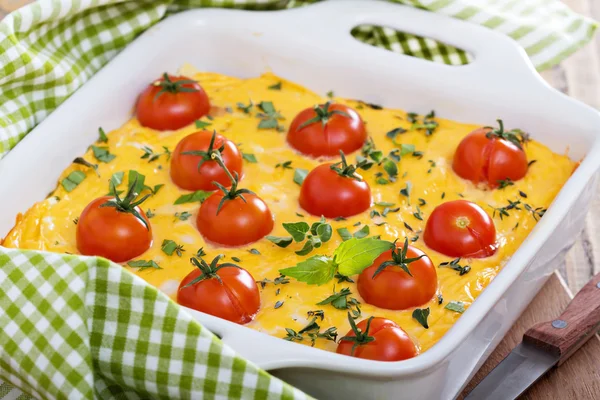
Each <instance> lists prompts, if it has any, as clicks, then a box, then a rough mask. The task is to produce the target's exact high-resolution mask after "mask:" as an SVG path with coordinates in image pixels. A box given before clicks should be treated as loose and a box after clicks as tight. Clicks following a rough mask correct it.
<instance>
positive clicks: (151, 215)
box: [146, 209, 156, 218]
mask: <svg viewBox="0 0 600 400" xmlns="http://www.w3.org/2000/svg"><path fill="white" fill-rule="evenodd" d="M155 215H156V214H154V211H152V210H151V209H148V210H147V211H146V217H148V218H152V217H154V216H155Z"/></svg>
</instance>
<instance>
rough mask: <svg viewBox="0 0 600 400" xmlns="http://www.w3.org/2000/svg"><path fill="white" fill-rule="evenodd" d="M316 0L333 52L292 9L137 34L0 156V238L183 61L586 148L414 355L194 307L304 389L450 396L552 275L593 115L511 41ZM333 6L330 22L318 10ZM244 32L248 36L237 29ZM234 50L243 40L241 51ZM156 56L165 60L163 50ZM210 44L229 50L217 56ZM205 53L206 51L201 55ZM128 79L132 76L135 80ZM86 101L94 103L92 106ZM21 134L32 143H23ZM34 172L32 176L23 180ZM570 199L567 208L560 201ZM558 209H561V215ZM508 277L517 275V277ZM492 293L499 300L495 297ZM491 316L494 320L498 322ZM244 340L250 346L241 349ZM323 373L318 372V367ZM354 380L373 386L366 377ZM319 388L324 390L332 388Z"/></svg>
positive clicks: (578, 211) (568, 226)
mask: <svg viewBox="0 0 600 400" xmlns="http://www.w3.org/2000/svg"><path fill="white" fill-rule="evenodd" d="M317 7H319V8H320V13H319V14H318V15H319V18H323V21H330V25H329V26H328V27H324V26H323V27H322V28H321V29H323V31H321V32H320V33H321V35H323V34H324V33H325V34H327V36H328V37H329V38H330V39H331V40H334V41H339V45H338V47H336V48H335V49H334V50H332V49H331V48H319V47H318V46H314V40H315V39H316V37H317V36H315V37H312V36H310V35H307V36H304V37H300V36H299V35H298V34H296V32H300V31H302V30H301V22H299V21H302V18H308V17H307V15H306V11H305V10H298V11H292V12H285V13H275V15H273V16H272V17H270V16H269V15H264V14H260V13H257V14H246V13H237V12H223V11H198V12H196V11H195V12H189V13H186V14H183V15H179V16H176V17H173V18H170V19H169V20H168V21H166V22H164V23H162V24H160V25H159V26H157V27H156V28H154V29H152V30H151V31H149V32H148V33H147V34H145V35H144V37H142V38H140V39H139V40H138V41H136V42H135V43H134V44H132V46H130V47H129V48H128V49H127V50H126V51H125V52H123V54H121V55H120V56H119V57H117V58H116V59H115V60H114V61H113V62H112V63H111V64H110V65H109V66H107V67H106V68H105V69H103V70H102V71H101V72H100V73H99V74H98V75H97V76H96V77H95V78H94V79H93V80H91V81H90V82H89V83H88V84H87V85H86V86H85V87H84V88H82V90H80V91H79V92H78V93H77V94H76V95H75V96H73V97H72V98H71V99H70V100H69V101H68V102H66V103H65V104H64V105H63V106H62V107H61V108H60V109H59V110H57V112H56V113H54V114H53V115H52V116H51V117H49V118H48V119H47V120H46V121H45V122H44V123H43V124H42V125H40V127H39V128H37V129H36V131H35V132H32V133H31V134H30V136H29V137H28V138H27V139H26V140H25V141H23V143H22V144H21V145H19V147H17V149H15V151H13V152H12V153H11V154H10V155H9V156H8V157H7V158H6V159H5V160H4V161H3V163H2V164H0V179H2V182H5V183H6V186H5V187H6V188H7V189H9V190H10V191H11V192H13V193H20V194H21V196H20V201H19V202H16V201H13V200H12V199H8V201H7V202H6V203H7V204H6V208H5V209H4V210H3V212H2V215H1V217H2V219H1V228H2V229H1V232H2V234H4V233H5V232H6V231H7V230H8V228H10V226H11V225H12V218H13V216H14V215H15V214H16V213H17V212H19V211H21V212H22V211H24V210H25V209H27V208H28V207H29V206H31V205H32V204H33V202H35V201H38V200H41V199H42V198H43V197H44V195H45V194H46V193H47V192H48V191H50V190H51V189H52V186H53V182H55V181H56V179H57V178H58V176H59V174H60V171H62V170H63V169H64V168H65V167H66V166H67V165H68V163H69V162H70V160H72V159H73V158H74V157H75V156H77V155H79V154H81V153H82V152H83V150H84V149H85V148H86V147H87V145H89V144H90V143H92V142H93V141H94V140H95V139H96V132H94V131H95V129H93V128H92V129H90V126H92V127H95V126H100V125H102V126H104V127H105V128H108V129H113V128H116V127H117V126H119V125H121V124H122V123H123V121H125V120H126V119H127V118H128V113H127V112H126V111H127V110H128V109H129V105H130V104H133V102H134V100H135V96H136V94H137V93H138V92H139V91H140V89H141V88H142V87H143V85H144V84H145V83H146V82H148V81H150V80H151V79H153V78H154V77H155V76H157V75H159V74H160V73H161V72H162V71H163V70H168V71H174V70H175V69H176V67H177V66H178V65H180V64H181V63H183V62H184V61H186V60H189V61H190V62H191V63H192V64H194V65H196V66H198V67H200V68H202V69H205V70H217V71H222V72H225V73H231V74H234V75H238V76H252V75H257V74H259V73H261V72H263V71H264V68H265V67H270V68H272V69H273V71H274V72H276V73H278V74H279V75H281V76H282V77H284V78H286V79H291V80H295V81H298V82H300V83H302V84H306V85H307V86H308V87H309V88H311V89H313V90H315V91H318V92H320V93H324V92H326V91H328V90H330V89H333V90H335V91H336V94H339V95H340V96H346V97H352V98H361V99H363V100H365V101H368V102H372V103H378V104H383V105H384V106H386V107H401V108H408V109H411V110H415V111H418V112H421V113H427V112H428V111H429V109H430V108H432V107H435V108H436V111H437V112H438V114H439V115H441V116H442V117H450V118H453V119H458V120H464V121H473V122H476V123H481V124H487V123H488V122H489V121H490V120H494V119H495V118H496V117H497V116H499V115H501V116H502V117H504V118H505V119H506V123H507V124H510V126H519V127H521V128H523V129H525V130H528V131H531V132H535V133H536V139H537V140H539V141H541V142H542V143H544V144H546V145H548V146H549V147H550V148H552V149H553V150H554V151H556V152H562V150H563V149H564V148H565V144H568V145H570V154H571V155H572V157H573V158H575V159H579V158H582V157H583V156H584V155H585V154H586V153H587V154H588V156H587V157H586V158H584V159H583V161H582V163H581V166H580V167H579V168H578V170H577V171H576V172H575V173H574V175H573V177H572V178H571V179H570V180H569V182H567V184H566V185H565V187H564V189H563V190H562V191H561V193H560V194H559V195H558V197H557V198H556V200H555V202H554V205H553V206H552V207H551V208H550V209H549V211H548V213H547V214H546V216H545V217H544V218H543V219H542V220H541V222H540V224H539V225H538V226H537V227H536V228H535V229H534V232H533V233H532V235H530V237H529V238H528V239H527V240H526V241H525V242H524V244H523V246H522V247H521V248H520V249H519V250H518V251H517V253H515V256H514V257H513V259H512V260H511V261H510V262H509V263H508V264H507V266H506V268H505V269H504V270H503V271H502V272H501V273H500V274H499V275H498V278H497V279H496V280H494V282H493V283H492V284H491V285H490V286H489V287H488V289H486V291H485V292H484V293H483V294H482V295H481V296H480V298H479V299H478V300H477V302H475V303H474V304H473V305H472V306H471V308H470V309H469V310H468V311H467V312H466V313H465V314H464V315H463V317H462V318H460V320H459V321H458V322H457V324H456V325H455V326H454V327H453V328H452V329H451V330H450V331H449V333H448V334H447V335H446V336H445V337H444V338H443V339H442V340H441V341H440V342H439V343H438V344H437V345H436V346H434V347H432V348H431V349H430V350H429V351H428V352H426V353H424V354H423V355H422V356H420V357H417V358H415V359H412V360H409V361H406V362H403V363H397V364H389V365H382V364H381V363H374V362H368V361H363V360H355V359H348V358H341V357H340V356H338V355H336V354H330V353H323V352H319V351H318V350H316V349H310V348H304V347H300V346H295V345H292V344H289V343H285V342H283V341H281V340H278V339H275V338H270V337H267V336H265V335H261V334H258V333H256V332H252V331H249V330H247V329H244V328H241V327H237V326H234V325H232V324H230V323H227V322H225V321H221V320H216V319H214V318H211V317H208V316H206V315H200V314H199V318H200V319H201V321H202V322H203V323H205V324H206V325H207V326H208V327H210V328H212V329H214V330H215V332H217V333H219V334H221V335H222V336H223V340H224V341H225V342H226V343H229V344H231V345H232V346H233V347H234V348H235V349H236V350H238V351H239V352H240V353H242V355H245V356H247V357H248V358H250V359H251V360H253V361H255V362H257V363H258V364H259V365H260V366H262V367H264V368H268V369H277V370H276V371H274V372H275V373H276V374H277V375H279V376H281V377H283V378H284V379H287V380H288V381H290V382H291V383H293V384H295V385H298V386H299V387H300V388H302V389H305V390H307V391H308V392H309V393H313V394H315V395H317V396H323V397H327V398H332V397H335V396H340V397H342V396H345V395H349V394H354V395H358V396H361V397H366V396H374V397H378V396H379V397H383V396H387V397H392V396H393V394H394V393H400V392H397V390H402V392H401V393H406V394H407V395H409V394H410V395H412V396H413V397H414V396H418V397H425V398H444V397H452V396H454V395H455V394H456V393H457V392H458V390H459V389H460V387H461V386H462V385H463V384H464V382H465V381H466V380H467V378H468V376H469V375H470V373H471V372H472V371H473V370H474V368H475V367H476V366H477V364H478V363H480V362H482V361H483V358H484V355H485V354H486V352H488V351H491V350H492V349H493V346H494V345H495V344H496V343H497V342H498V341H499V340H500V339H501V337H502V334H503V333H504V332H505V331H506V330H507V329H508V328H509V327H510V325H511V323H512V321H514V319H515V318H516V317H517V316H518V315H519V312H520V310H522V309H523V308H524V307H525V306H526V304H527V303H528V301H529V300H530V299H531V298H532V297H533V295H534V294H535V289H537V288H539V287H540V285H541V284H542V283H543V278H544V277H545V276H547V274H548V273H549V272H550V271H551V269H552V265H553V264H552V262H551V261H552V260H556V256H557V255H559V254H560V253H562V252H564V251H565V250H566V249H567V248H568V246H569V245H570V244H571V243H570V242H569V241H567V242H566V243H565V240H564V239H565V237H566V238H570V239H571V240H572V239H573V236H574V233H576V232H577V230H578V229H579V228H580V226H581V223H582V221H583V215H584V213H585V209H586V207H587V204H588V203H589V198H590V196H591V195H592V193H593V189H594V185H595V178H594V179H592V177H593V176H594V174H595V171H596V169H597V161H596V160H594V159H593V158H592V157H590V155H593V154H594V153H595V152H596V151H597V144H594V146H592V144H593V143H595V142H594V140H595V135H594V131H593V126H594V124H597V122H598V117H597V114H596V113H595V112H594V111H592V110H590V109H588V108H586V107H584V106H580V105H578V104H577V103H575V102H573V101H570V100H568V99H565V98H563V97H562V96H560V95H558V94H555V93H554V92H552V91H550V89H549V88H547V87H546V86H544V85H543V84H541V83H540V81H539V78H537V77H536V76H535V75H534V72H533V71H532V70H531V68H530V67H529V66H528V64H527V63H526V62H525V61H524V55H523V53H522V52H521V51H519V50H518V49H517V48H516V47H515V45H514V44H513V43H512V42H511V41H510V40H508V39H505V38H503V37H501V36H499V35H496V34H494V33H492V32H488V31H486V30H484V29H481V28H477V27H471V26H467V25H465V24H462V23H460V22H457V21H452V20H449V19H446V18H444V17H441V16H437V15H429V14H427V13H423V12H420V11H418V10H404V13H405V15H406V18H407V19H406V21H403V22H402V24H400V25H398V23H397V18H398V17H394V16H393V15H391V14H389V11H390V9H389V8H388V6H386V5H385V4H380V3H376V4H373V3H369V10H368V12H364V8H363V7H365V3H361V2H356V3H354V2H353V3H347V4H344V5H343V7H340V9H336V5H335V3H334V4H329V3H325V4H323V5H319V6H317ZM313 10H314V9H313ZM392 10H395V8H393V9H392ZM328 13H329V14H328ZM334 14H335V15H336V18H335V19H333V18H331V16H332V15H334ZM392 14H393V13H392ZM219 15H222V17H219ZM286 15H287V16H288V17H289V19H286ZM328 15H329V17H327V16H328ZM312 17H313V15H312V14H311V18H312ZM219 18H227V21H231V18H240V20H239V21H240V24H239V26H244V28H238V29H234V30H231V29H229V28H228V29H227V30H224V29H223V30H221V29H220V28H219V26H220V25H219V23H220V22H219ZM328 18H329V19H328ZM184 21H189V23H187V24H185V23H184ZM208 21H210V22H208ZM221 21H223V20H221ZM292 21H296V22H292ZM331 21H335V22H331ZM395 21H396V22H395ZM192 22H195V23H192ZM323 23H324V22H323ZM360 23H379V24H389V25H394V26H397V27H399V28H400V29H405V30H408V31H411V32H413V33H416V34H420V35H424V36H432V37H435V38H438V39H440V38H442V37H440V36H439V35H438V33H439V32H442V31H444V30H445V29H447V35H448V36H447V37H443V39H444V40H445V41H447V42H450V43H451V44H453V45H456V46H458V47H462V48H465V49H466V50H469V51H471V52H472V53H473V54H474V55H475V58H476V60H475V62H473V63H472V64H470V65H468V66H465V67H447V66H441V65H434V64H428V63H427V62H425V61H421V60H416V59H409V58H405V57H400V56H397V55H394V54H389V53H386V52H385V51H383V50H378V49H371V48H368V47H366V46H364V45H362V44H359V43H355V42H354V41H353V39H351V37H350V35H349V30H350V29H351V28H352V27H353V26H355V25H357V24H360ZM296 24H298V25H296ZM183 26H185V27H184V28H182V27H183ZM434 27H435V28H434ZM438 29H439V31H437V30H438ZM209 32H210V35H211V38H212V39H213V40H212V41H211V42H210V43H209V42H206V41H199V43H198V46H204V47H203V48H202V50H203V51H201V52H199V53H202V54H201V55H200V54H197V55H195V54H190V52H186V51H185V50H186V48H187V46H188V44H189V41H187V42H186V41H185V40H183V41H181V40H180V41H179V42H177V43H175V41H176V40H177V39H180V38H184V37H188V36H190V37H192V36H196V37H198V36H204V37H206V35H207V34H208V33H209ZM248 32H251V33H254V34H255V35H253V36H252V35H248ZM282 32H287V33H286V34H282ZM203 33H204V35H202V34H203ZM257 33H258V34H257ZM311 34H312V33H311ZM159 38H160V39H159ZM157 41H160V48H162V49H163V52H162V53H161V55H154V56H153V55H151V54H155V53H152V52H150V51H148V50H150V49H156V48H157V47H156V46H157ZM242 42H243V43H242ZM217 43H218V45H217ZM491 43H493V44H494V46H492V45H491ZM488 45H489V46H490V47H494V52H493V53H492V52H489V53H486V52H485V49H486V46H488ZM240 48H244V51H243V54H242V52H240V51H239V49H240ZM236 49H237V50H236ZM167 52H168V55H169V56H168V57H165V55H166V53H167ZM220 52H224V53H221V54H228V56H227V57H224V58H223V59H219V57H218V54H219V53H220ZM349 53H352V54H349ZM209 54H212V55H213V56H212V57H208V55H209ZM356 54H363V55H364V57H365V59H368V60H369V61H368V62H366V63H365V64H358V65H353V62H352V60H353V58H352V57H354V56H356ZM142 55H144V57H146V58H145V60H146V62H144V63H142V64H144V65H145V66H146V69H145V70H143V71H135V72H133V71H127V68H124V66H125V65H137V64H138V63H139V62H140V59H139V57H141V56H142ZM314 59H317V60H319V64H320V65H319V72H320V73H319V74H318V76H316V75H314V74H311V73H309V71H307V68H306V63H307V62H308V61H306V60H314ZM134 60H136V61H135V62H133V61H134ZM500 61H502V63H500ZM308 63H309V64H310V62H308ZM500 65H502V68H503V67H506V66H507V65H511V66H514V71H512V72H510V73H504V75H502V68H501V67H500ZM341 66H343V68H344V71H345V73H344V75H343V76H341V74H339V73H335V68H336V67H338V68H339V67H341ZM400 66H402V69H401V70H399V67H400ZM499 68H500V69H499ZM399 71H401V72H399ZM117 74H118V75H120V77H119V78H118V79H116V75H117ZM503 77H504V78H503ZM115 79H116V80H115ZM109 80H110V81H111V82H112V89H111V93H114V90H115V85H117V87H116V89H117V90H118V91H119V92H123V93H124V94H126V95H124V96H123V97H124V98H123V99H120V100H119V101H114V99H112V100H111V99H110V93H108V92H105V91H103V90H101V88H102V87H103V86H104V85H105V84H106V83H107V82H108V81H109ZM132 82H135V87H133V86H134V85H133V84H132ZM384 88H385V89H384ZM515 88H517V89H518V88H521V89H522V90H523V95H521V96H519V97H518V99H517V100H515V98H514V92H513V91H514V90H515ZM519 93H520V92H519ZM548 93H551V94H552V95H549V94H548ZM491 94H493V96H492V95H491ZM88 96H89V97H88ZM85 99H87V100H85ZM84 100H85V101H84ZM92 104H94V105H97V106H101V108H98V109H97V110H94V111H93V112H92V109H93V107H90V105H92ZM513 107H514V109H513ZM86 110H87V111H86ZM67 116H69V117H68V118H66V117H67ZM79 132H89V133H88V134H85V135H84V134H79ZM564 132H569V136H568V137H569V139H570V140H568V141H565V139H564V137H565V136H564ZM67 137H68V138H69V139H68V141H67V139H66V138H67ZM34 140H36V143H37V146H34V145H33V144H30V143H33V141H34ZM52 143H54V145H52ZM40 145H41V147H42V148H40ZM23 149H25V150H23ZM42 150H43V155H44V157H45V158H44V159H46V160H48V159H51V160H53V161H55V162H53V163H51V168H50V167H49V168H45V169H43V170H40V169H39V168H34V167H32V166H27V165H23V163H22V162H20V161H19V160H20V159H21V160H23V156H24V155H25V154H27V155H28V156H29V157H30V158H31V159H42V158H41V157H40V156H41V153H36V152H40V151H42ZM16 171H19V172H18V173H16ZM35 175H37V177H35V179H33V177H34V176H35ZM24 180H27V182H28V183H29V184H31V182H36V185H28V186H26V187H25V185H23V184H21V182H22V181H24ZM3 185H4V183H3ZM584 189H585V190H584ZM576 200H577V201H579V203H578V204H577V205H576V207H575V208H573V206H574V205H575V201H576ZM569 209H570V210H572V211H571V212H570V213H569V214H567V210H569ZM561 222H562V224H561V232H560V234H559V235H558V236H556V237H554V240H552V239H553V237H551V236H550V234H551V233H552V232H553V231H554V229H555V228H556V227H557V226H558V225H559V223H561ZM542 245H544V247H543V248H542ZM536 253H537V256H535V257H534V255H535V254H536ZM557 261H560V260H557ZM519 275H520V276H521V277H520V279H518V280H517V279H516V278H517V277H519ZM511 285H512V286H511ZM509 286H510V289H509ZM524 288H526V290H525V289H524ZM500 298H502V301H501V302H498V300H499V299H500ZM503 308H505V309H504V310H503ZM484 315H485V318H484ZM499 315H503V316H504V318H499V317H498V316H499ZM465 321H466V322H465ZM475 325H477V328H475ZM250 341H252V342H253V343H254V345H253V346H248V345H247V343H249V342H250ZM257 343H260V345H257ZM320 370H321V371H320ZM323 370H326V371H328V373H323V372H322V371H323ZM347 377H352V379H346V378H347ZM336 379H343V380H344V385H339V384H336V383H335V380H336ZM432 380H435V382H436V384H435V385H432V384H431V382H432ZM367 382H371V383H376V384H375V385H370V386H369V385H365V383H367ZM384 382H385V383H386V384H383V383H384ZM331 388H335V393H333V392H332V391H331Z"/></svg>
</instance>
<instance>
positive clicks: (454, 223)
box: [423, 200, 496, 258]
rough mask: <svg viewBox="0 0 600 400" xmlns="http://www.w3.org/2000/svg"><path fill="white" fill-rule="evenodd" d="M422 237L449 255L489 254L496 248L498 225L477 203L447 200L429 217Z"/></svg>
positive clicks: (476, 256) (429, 244)
mask: <svg viewBox="0 0 600 400" xmlns="http://www.w3.org/2000/svg"><path fill="white" fill-rule="evenodd" d="M423 240H425V244H426V245H427V246H429V247H430V248H432V249H433V250H435V251H438V252H440V253H442V254H445V255H447V256H450V257H474V258H482V257H489V256H491V255H492V254H494V252H495V251H496V227H495V226H494V222H493V221H492V219H491V218H490V216H489V215H488V214H487V213H486V212H485V211H484V210H483V208H481V207H479V206H478V205H477V204H475V203H472V202H470V201H466V200H454V201H448V202H446V203H443V204H440V205H439V206H437V207H436V208H435V209H434V210H433V212H432V213H431V215H430V216H429V219H428V220H427V225H426V226H425V233H424V234H423Z"/></svg>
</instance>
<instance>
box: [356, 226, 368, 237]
mask: <svg viewBox="0 0 600 400" xmlns="http://www.w3.org/2000/svg"><path fill="white" fill-rule="evenodd" d="M370 232H371V229H370V228H369V225H365V226H363V227H362V228H361V229H359V230H358V231H356V232H354V237H355V238H357V239H362V238H365V237H367V236H369V233H370Z"/></svg>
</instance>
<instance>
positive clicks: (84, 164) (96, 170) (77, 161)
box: [73, 157, 100, 176]
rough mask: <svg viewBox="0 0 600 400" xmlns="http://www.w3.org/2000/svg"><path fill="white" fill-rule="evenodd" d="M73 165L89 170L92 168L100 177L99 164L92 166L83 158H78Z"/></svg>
mask: <svg viewBox="0 0 600 400" xmlns="http://www.w3.org/2000/svg"><path fill="white" fill-rule="evenodd" d="M73 164H79V165H83V166H85V167H88V168H92V169H93V170H94V171H95V172H96V175H98V176H100V174H99V173H98V164H92V163H91V162H89V161H86V160H85V158H83V157H77V158H76V159H74V160H73Z"/></svg>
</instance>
